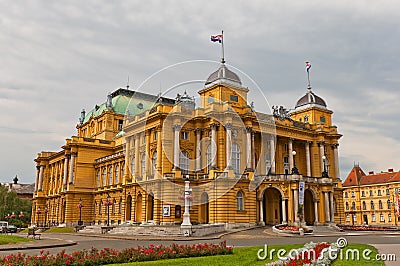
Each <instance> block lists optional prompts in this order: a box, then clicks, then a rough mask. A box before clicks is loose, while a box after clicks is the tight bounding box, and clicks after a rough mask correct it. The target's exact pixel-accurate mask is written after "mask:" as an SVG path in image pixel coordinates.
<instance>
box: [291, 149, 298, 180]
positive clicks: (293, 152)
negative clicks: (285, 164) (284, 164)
mask: <svg viewBox="0 0 400 266" xmlns="http://www.w3.org/2000/svg"><path fill="white" fill-rule="evenodd" d="M292 155H293V168H292V175H298V174H299V169H297V167H296V158H295V156H296V151H292Z"/></svg>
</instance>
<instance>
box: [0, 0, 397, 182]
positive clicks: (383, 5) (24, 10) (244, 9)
mask: <svg viewBox="0 0 400 266" xmlns="http://www.w3.org/2000/svg"><path fill="white" fill-rule="evenodd" d="M399 9H400V3H399V2H398V1H384V2H381V1H369V0H364V1H302V0H301V1H282V0H277V1H242V2H239V1H226V2H223V1H168V2H167V1H159V2H155V1H98V0H96V1H90V0H87V1H23V2H21V1H5V0H2V1H0V10H1V13H0V59H1V60H0V108H1V112H0V181H2V182H5V181H11V179H12V178H13V177H14V176H15V175H16V174H17V175H18V177H19V178H20V181H21V182H24V183H26V182H34V178H35V164H34V162H33V159H34V158H35V156H36V154H37V153H38V152H39V151H41V150H52V151H53V150H59V149H60V147H61V146H62V145H63V144H64V140H65V139H66V138H68V137H70V136H71V135H74V134H75V133H76V130H75V126H76V123H77V121H78V117H79V113H80V110H81V109H82V108H85V109H86V110H90V109H91V108H92V107H93V106H94V105H95V104H98V103H102V102H104V101H105V99H106V95H107V93H108V92H111V91H113V90H115V89H117V88H118V87H123V86H125V85H126V83H127V77H128V76H129V77H130V85H131V88H133V89H135V88H137V87H138V86H139V84H140V83H141V82H143V81H144V80H145V79H146V78H147V77H149V76H150V75H152V74H153V73H154V72H156V71H158V70H159V69H161V68H164V67H166V66H169V65H172V64H175V63H179V62H183V61H188V60H217V61H218V59H219V57H220V50H219V48H220V47H219V46H218V44H213V43H211V42H210V40H209V36H210V35H211V34H216V33H218V32H219V31H220V30H221V29H223V30H224V33H225V35H224V37H225V38H224V40H225V51H226V59H227V62H228V63H229V64H230V65H232V66H234V67H237V68H238V69H240V70H241V71H243V72H244V73H246V74H247V75H249V76H250V77H251V78H252V79H254V81H255V82H256V83H257V84H258V86H259V87H260V88H261V90H262V92H263V94H264V95H265V96H266V98H267V99H268V102H269V103H270V104H271V105H284V106H286V107H287V108H293V107H294V105H295V103H296V101H297V99H298V98H300V97H301V96H302V95H303V94H304V93H305V91H306V73H305V69H304V62H305V61H306V60H309V61H311V62H312V73H311V80H312V86H313V90H314V92H315V93H316V94H317V95H319V96H321V97H323V98H324V99H325V100H326V102H327V104H328V107H329V108H330V109H332V110H333V111H334V112H335V113H334V123H335V124H336V125H337V126H338V128H339V131H340V132H341V133H342V134H343V135H344V136H343V138H342V139H341V141H340V160H341V175H342V177H345V176H346V175H347V173H348V171H349V170H350V169H351V167H352V165H353V162H359V163H360V165H361V166H362V168H363V169H364V170H365V171H369V170H374V171H381V170H387V168H394V169H395V170H399V160H398V154H399V153H400V137H399V134H398V133H396V132H398V131H400V125H399V124H398V117H397V116H398V114H399V111H400V107H399V104H396V103H399V102H400V92H399V85H400V62H399V61H400V56H399V47H400V32H399V31H400V28H399V25H400V16H399V15H398V10H399ZM214 69H215V67H210V68H209V69H208V70H207V71H208V72H204V74H203V73H201V75H200V76H201V78H206V77H207V73H211V72H212V71H213V70H214ZM182 75H184V73H182ZM245 85H248V86H249V88H250V89H252V87H253V85H252V84H245ZM159 87H162V84H161V82H160V85H159ZM159 89H160V88H155V92H157V90H159ZM193 89H194V90H198V89H201V86H200V85H198V88H193ZM251 100H252V99H250V101H251ZM255 107H256V109H257V108H258V107H257V101H256V106H255Z"/></svg>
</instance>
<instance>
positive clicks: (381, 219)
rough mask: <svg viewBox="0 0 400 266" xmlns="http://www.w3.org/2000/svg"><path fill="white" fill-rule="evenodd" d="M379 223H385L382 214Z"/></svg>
mask: <svg viewBox="0 0 400 266" xmlns="http://www.w3.org/2000/svg"><path fill="white" fill-rule="evenodd" d="M380 221H381V222H384V221H385V218H384V217H383V214H381V215H380Z"/></svg>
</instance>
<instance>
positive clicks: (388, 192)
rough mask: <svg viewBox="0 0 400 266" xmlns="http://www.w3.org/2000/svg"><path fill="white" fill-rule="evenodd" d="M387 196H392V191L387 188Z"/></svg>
mask: <svg viewBox="0 0 400 266" xmlns="http://www.w3.org/2000/svg"><path fill="white" fill-rule="evenodd" d="M386 195H387V196H389V195H390V190H389V189H388V188H387V189H386Z"/></svg>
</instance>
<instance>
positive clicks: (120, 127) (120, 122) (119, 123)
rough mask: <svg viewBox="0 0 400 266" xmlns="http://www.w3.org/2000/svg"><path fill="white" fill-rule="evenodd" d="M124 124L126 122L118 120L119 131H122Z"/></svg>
mask: <svg viewBox="0 0 400 266" xmlns="http://www.w3.org/2000/svg"><path fill="white" fill-rule="evenodd" d="M123 124H124V120H118V131H121V130H122V125H123Z"/></svg>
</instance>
